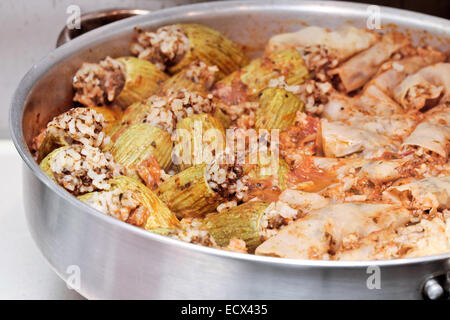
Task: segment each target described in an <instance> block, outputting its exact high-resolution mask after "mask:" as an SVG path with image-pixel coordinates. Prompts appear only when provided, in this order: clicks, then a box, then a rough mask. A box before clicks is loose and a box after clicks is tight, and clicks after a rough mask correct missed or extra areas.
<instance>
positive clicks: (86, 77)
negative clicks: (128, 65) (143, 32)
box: [72, 57, 126, 106]
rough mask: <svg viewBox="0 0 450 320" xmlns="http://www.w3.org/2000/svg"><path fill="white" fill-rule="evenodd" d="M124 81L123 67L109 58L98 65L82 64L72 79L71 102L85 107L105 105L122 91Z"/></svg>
mask: <svg viewBox="0 0 450 320" xmlns="http://www.w3.org/2000/svg"><path fill="white" fill-rule="evenodd" d="M125 80H126V77H125V66H124V65H123V64H122V63H121V62H119V61H117V60H114V59H112V58H111V57H106V59H104V60H102V61H100V62H99V63H83V65H82V66H81V68H80V69H79V70H78V71H77V72H76V74H75V76H74V77H73V81H72V85H73V88H74V90H75V96H74V98H73V100H74V101H76V102H79V103H81V104H83V105H85V106H104V105H107V104H109V103H111V102H113V101H114V99H115V98H116V97H117V96H118V95H119V93H120V92H121V91H122V89H123V87H124V85H125Z"/></svg>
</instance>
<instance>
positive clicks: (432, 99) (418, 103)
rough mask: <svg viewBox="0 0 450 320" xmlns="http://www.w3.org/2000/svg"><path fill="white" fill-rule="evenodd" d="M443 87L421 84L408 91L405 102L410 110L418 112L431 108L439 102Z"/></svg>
mask: <svg viewBox="0 0 450 320" xmlns="http://www.w3.org/2000/svg"><path fill="white" fill-rule="evenodd" d="M442 92H443V87H436V86H433V85H432V84H429V83H420V84H417V85H415V86H413V87H411V88H409V89H408V91H407V92H406V96H405V102H406V104H407V105H408V107H410V108H414V109H417V110H420V109H423V108H427V107H428V108H431V107H433V106H434V105H436V104H437V103H438V102H439V99H440V97H441V96H442Z"/></svg>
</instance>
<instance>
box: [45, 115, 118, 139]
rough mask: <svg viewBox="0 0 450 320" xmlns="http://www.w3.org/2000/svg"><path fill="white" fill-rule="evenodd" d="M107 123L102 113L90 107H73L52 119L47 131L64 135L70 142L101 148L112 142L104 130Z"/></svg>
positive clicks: (53, 134) (51, 133)
mask: <svg viewBox="0 0 450 320" xmlns="http://www.w3.org/2000/svg"><path fill="white" fill-rule="evenodd" d="M105 125H106V122H105V118H104V117H103V115H102V114H101V113H98V112H96V111H95V110H93V109H89V108H73V109H70V110H69V111H67V112H65V113H63V114H61V115H59V116H57V117H55V118H54V119H53V120H52V121H50V122H49V123H48V124H47V129H46V133H48V134H50V135H52V136H62V137H64V139H65V140H66V142H67V143H68V144H83V145H86V146H92V147H98V148H101V147H103V146H105V145H107V144H108V143H109V142H110V138H109V136H107V135H106V134H105V133H104V131H103V129H104V127H105Z"/></svg>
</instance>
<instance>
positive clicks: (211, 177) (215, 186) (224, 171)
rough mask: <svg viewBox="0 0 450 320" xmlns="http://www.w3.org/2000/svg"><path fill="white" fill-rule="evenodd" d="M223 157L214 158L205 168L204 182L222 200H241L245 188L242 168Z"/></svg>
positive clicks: (235, 162)
mask: <svg viewBox="0 0 450 320" xmlns="http://www.w3.org/2000/svg"><path fill="white" fill-rule="evenodd" d="M227 160H229V159H228V158H227V157H225V156H224V155H221V156H218V157H216V158H215V159H214V160H213V161H211V163H209V164H208V166H207V168H206V174H205V176H206V181H207V182H208V185H209V186H210V187H211V189H212V190H213V191H215V192H217V193H218V194H219V195H220V196H222V197H223V198H224V199H232V198H237V199H238V200H240V199H243V197H244V196H245V192H246V191H247V187H246V185H245V181H244V180H245V179H244V178H243V176H244V168H243V167H242V166H241V165H239V164H238V163H237V161H236V160H234V161H231V163H230V161H227Z"/></svg>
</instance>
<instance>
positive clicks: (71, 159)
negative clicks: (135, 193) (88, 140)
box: [50, 144, 122, 195]
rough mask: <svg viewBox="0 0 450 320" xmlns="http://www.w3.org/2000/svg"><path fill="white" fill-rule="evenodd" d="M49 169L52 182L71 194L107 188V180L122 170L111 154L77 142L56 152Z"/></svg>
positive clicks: (108, 185) (108, 186)
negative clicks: (54, 181) (52, 178)
mask: <svg viewBox="0 0 450 320" xmlns="http://www.w3.org/2000/svg"><path fill="white" fill-rule="evenodd" d="M50 170H51V172H52V174H53V177H54V179H55V180H56V182H57V183H58V184H59V185H61V186H62V187H64V188H65V189H66V190H68V191H69V192H71V193H72V194H74V195H80V194H84V193H87V192H93V191H101V190H108V189H109V188H110V184H109V183H108V180H109V179H111V178H113V177H116V176H119V175H120V174H121V173H122V168H121V166H120V165H118V164H116V163H115V162H114V160H113V158H112V156H111V154H109V153H103V152H102V151H100V149H98V148H94V147H91V146H86V145H77V144H75V145H72V146H70V147H68V148H65V149H62V150H61V151H60V152H58V153H57V154H56V155H55V156H54V158H53V159H52V160H51V164H50Z"/></svg>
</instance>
